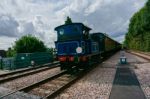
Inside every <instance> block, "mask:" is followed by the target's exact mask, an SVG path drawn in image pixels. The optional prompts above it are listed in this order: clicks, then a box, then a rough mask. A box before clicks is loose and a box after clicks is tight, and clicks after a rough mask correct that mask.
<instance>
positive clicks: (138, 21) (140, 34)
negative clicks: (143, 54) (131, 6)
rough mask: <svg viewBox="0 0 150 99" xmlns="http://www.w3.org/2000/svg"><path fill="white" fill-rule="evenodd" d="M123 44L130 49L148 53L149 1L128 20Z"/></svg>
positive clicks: (149, 33)
mask: <svg viewBox="0 0 150 99" xmlns="http://www.w3.org/2000/svg"><path fill="white" fill-rule="evenodd" d="M124 43H125V45H126V46H127V47H128V48H130V49H134V50H141V51H150V0H148V1H147V3H146V4H145V6H144V7H143V8H142V9H140V10H139V11H138V12H136V13H135V14H134V15H133V16H132V18H131V19H130V24H129V29H128V33H127V34H126V36H125V42H124Z"/></svg>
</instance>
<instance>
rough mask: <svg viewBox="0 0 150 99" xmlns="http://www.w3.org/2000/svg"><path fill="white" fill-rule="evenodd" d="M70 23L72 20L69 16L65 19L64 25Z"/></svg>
mask: <svg viewBox="0 0 150 99" xmlns="http://www.w3.org/2000/svg"><path fill="white" fill-rule="evenodd" d="M71 23H72V20H71V18H70V17H69V16H67V19H66V21H65V24H71Z"/></svg>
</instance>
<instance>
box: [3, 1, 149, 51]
mask: <svg viewBox="0 0 150 99" xmlns="http://www.w3.org/2000/svg"><path fill="white" fill-rule="evenodd" d="M146 1H147V0H115V1H114V0H57V1H56V0H2V1H1V2H0V36H1V38H0V39H2V38H4V37H8V38H17V39H18V38H20V37H21V36H23V35H26V34H32V35H34V36H36V37H38V38H39V39H41V40H42V41H44V43H45V44H46V45H47V46H49V47H54V41H56V39H57V35H56V32H55V31H54V28H55V27H56V26H58V25H61V24H63V23H64V20H65V19H66V16H70V17H71V18H72V21H73V22H82V23H84V24H85V25H87V26H89V27H91V28H92V31H91V32H104V33H108V35H109V36H111V37H112V38H113V39H115V40H117V41H120V42H121V41H123V39H124V35H125V33H126V32H127V29H128V24H129V20H130V18H131V16H132V15H133V14H134V13H135V12H136V11H138V10H139V9H140V8H141V7H142V6H143V5H144V3H145V2H146ZM4 40H5V39H3V41H2V42H5V43H7V47H9V46H10V45H12V44H11V43H13V42H14V39H13V40H12V39H10V42H6V41H4ZM0 47H1V48H4V49H6V48H7V47H6V46H0Z"/></svg>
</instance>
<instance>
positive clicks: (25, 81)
mask: <svg viewBox="0 0 150 99" xmlns="http://www.w3.org/2000/svg"><path fill="white" fill-rule="evenodd" d="M59 71H60V68H54V69H49V70H45V71H43V72H40V73H36V74H34V75H29V76H26V77H21V78H18V79H15V80H12V81H10V82H6V83H4V84H0V87H5V88H9V89H12V90H16V89H18V88H21V87H25V86H27V85H30V84H32V83H35V82H38V81H39V80H42V79H44V78H47V77H48V76H52V75H53V74H56V73H58V72H59Z"/></svg>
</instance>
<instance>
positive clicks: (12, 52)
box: [6, 47, 16, 57]
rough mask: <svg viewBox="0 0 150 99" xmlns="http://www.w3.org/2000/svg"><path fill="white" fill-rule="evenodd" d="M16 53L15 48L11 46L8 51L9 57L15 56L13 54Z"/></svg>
mask: <svg viewBox="0 0 150 99" xmlns="http://www.w3.org/2000/svg"><path fill="white" fill-rule="evenodd" d="M15 54H16V52H15V50H14V49H12V48H11V47H9V48H8V50H7V52H6V55H7V57H13V56H15Z"/></svg>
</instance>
